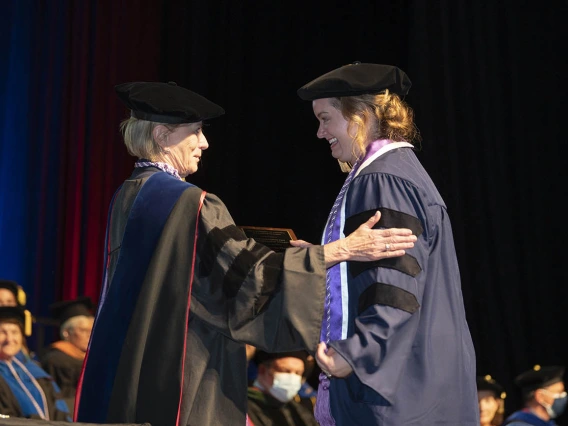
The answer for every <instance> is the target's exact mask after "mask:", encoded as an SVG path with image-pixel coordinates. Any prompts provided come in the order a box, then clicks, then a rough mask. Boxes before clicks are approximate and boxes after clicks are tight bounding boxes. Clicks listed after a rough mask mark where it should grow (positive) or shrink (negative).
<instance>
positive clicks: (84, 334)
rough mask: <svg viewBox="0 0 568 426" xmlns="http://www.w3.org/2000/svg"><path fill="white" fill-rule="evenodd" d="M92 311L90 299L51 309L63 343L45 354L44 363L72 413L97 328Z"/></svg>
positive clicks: (51, 307) (54, 305)
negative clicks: (93, 331) (92, 335)
mask: <svg viewBox="0 0 568 426" xmlns="http://www.w3.org/2000/svg"><path fill="white" fill-rule="evenodd" d="M92 308H93V305H92V301H91V299H90V298H89V297H80V298H78V299H75V300H64V301H61V302H56V303H54V304H52V305H50V307H49V310H50V311H51V314H52V316H53V318H54V319H56V320H57V321H59V324H60V327H59V334H60V336H61V340H58V341H57V342H55V343H53V344H51V346H50V347H49V348H48V349H47V351H46V352H45V353H44V355H43V357H42V359H41V364H42V366H43V368H44V369H45V371H47V372H48V373H49V374H50V375H51V377H53V378H54V379H55V381H56V382H57V384H58V385H59V387H60V388H61V395H62V396H63V398H64V399H65V402H66V403H67V406H68V407H69V410H70V411H71V412H73V408H74V406H75V392H76V390H77V384H78V382H79V377H80V376H81V369H82V368H83V360H84V359H85V353H86V352H87V348H88V346H89V338H90V337H91V330H92V329H93V321H94V317H93V314H92V311H91V310H92Z"/></svg>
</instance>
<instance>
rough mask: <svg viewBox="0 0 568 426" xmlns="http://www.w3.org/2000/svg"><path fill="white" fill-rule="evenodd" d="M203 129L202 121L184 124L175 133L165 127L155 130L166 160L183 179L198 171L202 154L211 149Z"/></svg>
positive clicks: (156, 138)
mask: <svg viewBox="0 0 568 426" xmlns="http://www.w3.org/2000/svg"><path fill="white" fill-rule="evenodd" d="M202 128H203V123H202V122H201V121H200V122H198V123H189V124H183V125H181V126H178V127H176V128H175V129H174V130H173V131H169V130H168V128H167V127H166V126H163V125H159V126H156V127H155V128H154V137H155V140H156V141H157V142H158V144H159V145H160V146H161V147H162V148H163V149H164V151H165V153H164V155H163V157H164V159H165V160H166V162H168V163H169V164H170V165H172V166H173V167H175V168H176V169H177V171H178V173H179V174H180V176H181V177H182V178H185V177H186V176H187V175H190V174H192V173H195V172H196V171H197V169H198V163H199V161H200V159H201V154H202V152H203V151H204V150H206V149H207V148H208V147H209V144H208V143H207V139H206V138H205V135H204V134H203V129H202Z"/></svg>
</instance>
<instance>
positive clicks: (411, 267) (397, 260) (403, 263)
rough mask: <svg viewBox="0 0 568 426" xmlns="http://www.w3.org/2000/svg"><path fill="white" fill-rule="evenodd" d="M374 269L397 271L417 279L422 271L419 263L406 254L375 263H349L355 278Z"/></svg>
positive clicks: (350, 270)
mask: <svg viewBox="0 0 568 426" xmlns="http://www.w3.org/2000/svg"><path fill="white" fill-rule="evenodd" d="M372 268H389V269H396V270H397V271H400V272H402V273H403V274H406V275H410V276H411V277H415V276H416V275H418V274H419V273H420V271H422V268H421V267H420V265H419V264H418V261H417V260H416V259H415V258H414V257H413V256H411V255H409V254H405V255H404V256H401V257H387V258H386V259H381V260H375V261H374V262H349V272H351V275H353V277H356V276H357V275H359V274H360V273H361V272H364V271H366V270H367V269H372Z"/></svg>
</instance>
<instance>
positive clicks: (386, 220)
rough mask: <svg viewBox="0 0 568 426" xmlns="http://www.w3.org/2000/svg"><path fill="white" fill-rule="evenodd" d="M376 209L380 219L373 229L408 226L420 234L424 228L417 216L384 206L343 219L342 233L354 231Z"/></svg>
mask: <svg viewBox="0 0 568 426" xmlns="http://www.w3.org/2000/svg"><path fill="white" fill-rule="evenodd" d="M377 210H380V211H381V219H380V220H379V222H378V223H376V224H375V226H373V228H374V229H377V228H408V229H410V230H411V231H412V233H413V234H414V235H416V236H418V235H420V234H422V232H423V231H424V229H423V228H422V224H421V223H420V220H418V218H416V217H414V216H412V215H409V214H407V213H402V212H399V211H396V210H391V209H387V208H384V207H379V208H378V209H375V210H367V211H364V212H361V213H358V214H356V215H353V216H351V217H349V218H348V219H347V220H346V221H345V228H344V230H343V233H344V234H345V235H346V236H347V235H350V234H351V233H352V232H353V231H355V230H356V229H357V228H358V227H359V226H361V225H362V224H363V223H365V222H366V221H368V220H369V219H370V218H371V216H373V215H374V214H375V212H376V211H377Z"/></svg>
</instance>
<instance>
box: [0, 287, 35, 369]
mask: <svg viewBox="0 0 568 426" xmlns="http://www.w3.org/2000/svg"><path fill="white" fill-rule="evenodd" d="M26 299H27V298H26V292H25V291H24V289H23V288H22V287H21V286H20V285H19V284H18V283H17V282H16V281H10V280H0V307H2V306H21V307H25V306H26ZM24 312H27V313H28V314H29V311H24ZM30 333H31V331H30ZM16 356H17V357H18V358H19V359H20V361H23V360H24V359H25V358H33V359H36V355H35V353H33V352H30V351H29V349H28V347H27V346H24V347H23V348H22V350H21V351H20V353H18V354H17V355H16Z"/></svg>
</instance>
